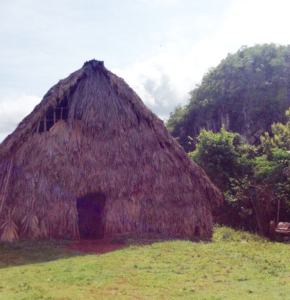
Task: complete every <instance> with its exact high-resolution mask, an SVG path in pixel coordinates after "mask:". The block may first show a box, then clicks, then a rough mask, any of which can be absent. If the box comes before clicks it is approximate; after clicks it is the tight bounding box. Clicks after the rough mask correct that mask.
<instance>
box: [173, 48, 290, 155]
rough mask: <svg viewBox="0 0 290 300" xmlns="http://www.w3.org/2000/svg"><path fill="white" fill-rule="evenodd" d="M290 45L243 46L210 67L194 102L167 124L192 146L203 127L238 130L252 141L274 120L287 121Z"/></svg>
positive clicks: (255, 142) (187, 149) (191, 100)
mask: <svg viewBox="0 0 290 300" xmlns="http://www.w3.org/2000/svg"><path fill="white" fill-rule="evenodd" d="M289 74H290V45H289V46H278V45H275V44H264V45H256V46H254V47H249V48H248V47H245V46H243V47H242V48H241V49H240V50H239V51H238V52H237V53H235V54H229V55H228V56H227V58H226V59H224V60H222V61H221V63H220V64H219V65H218V66H217V67H216V68H212V69H210V70H209V71H208V72H207V73H206V74H205V75H204V77H203V79H202V82H201V84H200V85H198V86H197V87H196V88H195V89H194V90H193V91H192V92H191V93H190V95H191V97H190V100H189V103H188V104H187V106H186V107H184V109H183V110H182V114H180V110H181V108H180V107H179V108H178V110H176V111H175V112H173V113H172V114H171V116H170V118H169V120H168V122H167V126H168V127H169V129H170V131H171V132H172V134H173V135H174V136H175V137H178V138H179V142H180V144H181V145H182V146H183V147H184V148H185V150H186V151H189V150H193V149H194V144H192V145H190V144H188V143H187V136H191V137H192V138H194V141H195V142H196V137H197V136H198V134H199V132H200V129H201V128H207V129H208V130H214V131H218V130H220V128H221V124H222V123H226V129H227V130H229V131H232V132H238V133H240V134H243V136H244V137H246V139H247V141H248V142H250V143H251V144H258V143H259V136H260V134H261V133H262V132H265V131H270V132H271V124H272V123H273V122H285V115H284V112H285V110H286V109H287V108H288V107H289V106H290V95H289V93H288V91H289V89H290V81H289V80H288V79H287V78H289Z"/></svg>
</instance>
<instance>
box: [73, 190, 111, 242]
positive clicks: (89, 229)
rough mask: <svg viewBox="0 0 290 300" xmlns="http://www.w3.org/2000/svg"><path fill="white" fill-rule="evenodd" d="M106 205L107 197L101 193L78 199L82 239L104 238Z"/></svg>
mask: <svg viewBox="0 0 290 300" xmlns="http://www.w3.org/2000/svg"><path fill="white" fill-rule="evenodd" d="M105 203H106V196H105V195H104V194H101V193H91V194H87V195H85V196H84V197H81V198H78V199H77V210H78V216H79V232H80V238H81V239H100V238H103V237H104V223H103V222H104V207H105Z"/></svg>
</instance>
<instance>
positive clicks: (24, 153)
mask: <svg viewBox="0 0 290 300" xmlns="http://www.w3.org/2000/svg"><path fill="white" fill-rule="evenodd" d="M90 193H102V194H104V195H105V197H106V199H107V200H106V204H105V208H104V212H103V214H104V220H103V223H104V224H103V226H104V234H105V235H106V236H109V235H114V234H117V233H120V232H147V231H154V232H163V233H166V234H171V235H176V236H177V235H178V236H183V237H192V235H193V234H194V233H196V232H197V231H196V230H197V229H198V232H199V234H200V235H202V236H210V235H211V231H212V216H211V209H212V207H213V206H215V205H219V204H220V203H221V202H222V197H221V194H220V192H219V190H218V189H217V188H216V187H215V186H214V185H213V184H212V183H211V182H210V180H209V178H208V177H207V176H206V174H205V172H204V171H203V170H202V169H201V168H200V167H199V166H197V165H196V164H195V163H193V162H192V161H191V160H190V158H189V157H188V155H187V154H186V153H185V152H184V150H183V149H182V148H181V147H180V146H179V145H178V143H177V142H176V141H175V140H174V138H173V137H172V136H171V135H170V134H169V133H168V131H167V130H166V128H165V126H164V124H163V122H162V121H161V120H160V119H159V118H158V117H157V116H156V115H155V114H153V113H152V112H151V111H150V110H149V109H147V108H146V106H145V105H144V104H143V102H142V101H141V99H140V98H139V97H138V95H137V94H136V93H135V92H134V91H133V90H132V89H131V88H130V87H129V86H128V85H127V84H126V83H125V81H124V80H123V79H121V78H119V77H117V76H116V75H115V74H113V73H111V72H110V71H108V70H107V69H106V68H105V67H104V65H103V62H99V61H96V60H92V61H89V62H86V63H85V64H84V66H83V67H82V68H81V69H80V70H78V71H76V72H74V73H73V74H71V75H70V76H69V77H67V78H66V79H64V80H61V81H60V82H59V83H58V84H56V85H55V86H54V87H52V88H51V89H50V90H49V91H48V92H47V94H46V95H45V96H44V98H43V100H42V101H41V103H40V104H39V105H37V106H36V107H35V109H34V110H33V112H32V113H31V114H30V115H28V116H27V117H26V118H25V119H24V120H23V121H22V122H21V123H20V124H19V126H18V127H17V129H16V130H15V131H14V132H13V133H12V134H11V135H9V136H8V137H7V138H6V139H5V140H4V141H3V143H2V144H1V145H0V222H2V227H0V235H1V234H2V239H4V240H9V239H10V240H13V239H16V238H17V236H19V235H20V236H23V237H32V238H38V237H43V238H51V237H71V238H77V237H78V211H77V208H76V202H77V198H79V197H82V196H84V195H87V194H90ZM0 224H1V223H0ZM3 224H4V225H3ZM5 224H6V225H5ZM0 226H1V225H0ZM9 226H10V227H9ZM1 228H2V229H1Z"/></svg>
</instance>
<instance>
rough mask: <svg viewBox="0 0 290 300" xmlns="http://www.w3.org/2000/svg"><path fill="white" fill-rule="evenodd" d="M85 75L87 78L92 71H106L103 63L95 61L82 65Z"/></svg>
mask: <svg viewBox="0 0 290 300" xmlns="http://www.w3.org/2000/svg"><path fill="white" fill-rule="evenodd" d="M83 69H85V72H86V74H87V75H88V76H89V75H91V74H92V73H93V71H94V70H106V68H105V66H104V62H103V61H100V60H96V59H92V60H89V61H86V62H85V63H84V65H83Z"/></svg>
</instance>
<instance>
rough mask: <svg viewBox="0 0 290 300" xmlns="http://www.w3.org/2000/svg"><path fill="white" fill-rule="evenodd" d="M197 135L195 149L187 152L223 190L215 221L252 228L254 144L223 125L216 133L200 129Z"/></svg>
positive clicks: (237, 226)
mask: <svg viewBox="0 0 290 300" xmlns="http://www.w3.org/2000/svg"><path fill="white" fill-rule="evenodd" d="M197 139H198V141H199V142H198V144H197V145H196V150H195V151H194V152H191V153H189V155H190V157H191V158H192V159H193V160H194V161H195V162H196V163H197V164H198V165H200V166H201V167H202V168H203V169H204V170H205V171H206V173H207V175H208V176H209V177H210V179H211V180H212V181H213V183H214V184H215V185H216V186H217V187H219V188H220V189H221V191H222V192H223V194H224V199H225V204H224V211H223V214H222V216H220V217H219V219H218V221H219V222H221V223H225V224H227V225H230V226H233V227H236V228H244V229H248V230H254V229H256V227H257V225H256V224H255V223H256V222H255V218H254V208H253V203H252V200H251V199H252V193H253V191H252V178H253V175H254V166H255V158H256V156H257V149H256V147H254V146H251V145H247V144H246V143H245V142H244V141H243V139H242V137H241V136H240V135H239V134H237V133H231V132H227V131H226V130H225V129H224V128H222V129H221V131H220V132H219V133H213V132H212V131H206V130H204V129H203V130H202V131H201V133H200V135H199V136H198V138H197Z"/></svg>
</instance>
